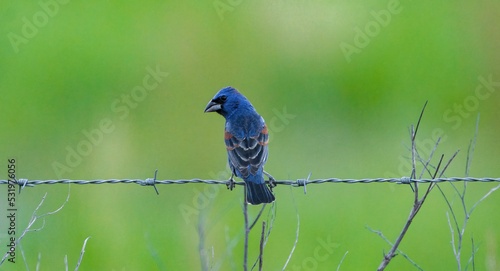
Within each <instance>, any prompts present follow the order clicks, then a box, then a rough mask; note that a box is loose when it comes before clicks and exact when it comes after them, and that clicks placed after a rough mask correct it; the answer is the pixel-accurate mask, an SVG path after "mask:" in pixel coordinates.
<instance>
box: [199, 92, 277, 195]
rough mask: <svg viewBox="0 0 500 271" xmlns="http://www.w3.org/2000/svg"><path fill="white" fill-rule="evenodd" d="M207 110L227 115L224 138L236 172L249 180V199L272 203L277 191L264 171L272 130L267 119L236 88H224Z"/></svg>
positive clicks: (245, 179) (246, 181) (247, 185)
mask: <svg viewBox="0 0 500 271" xmlns="http://www.w3.org/2000/svg"><path fill="white" fill-rule="evenodd" d="M205 112H217V113H219V114H220V115H222V116H223V117H224V118H225V119H226V127H225V130H224V142H225V143H226V149H227V157H228V160H229V166H230V168H231V171H232V176H231V179H230V181H231V182H232V181H233V176H234V175H235V174H236V175H237V176H238V177H240V178H242V179H243V180H244V181H245V185H246V187H247V201H248V203H250V204H253V205H257V204H261V203H271V202H273V201H274V200H275V198H274V195H273V194H272V193H271V191H270V190H269V188H267V186H266V183H265V181H264V176H263V174H266V175H267V176H269V177H270V178H272V177H271V176H270V175H269V174H268V173H266V172H264V164H265V163H266V161H267V154H268V148H267V143H268V142H269V134H268V130H267V126H266V123H265V122H264V119H263V118H262V117H261V116H260V115H259V114H258V113H257V111H255V108H254V107H253V106H252V104H251V103H250V101H248V99H247V98H245V96H243V95H242V94H241V93H239V92H238V90H236V89H235V88H232V87H226V88H223V89H221V90H220V91H219V92H218V93H217V94H215V96H214V98H213V99H212V100H211V101H210V102H209V103H208V105H207V107H206V108H205Z"/></svg>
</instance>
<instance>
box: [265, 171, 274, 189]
mask: <svg viewBox="0 0 500 271" xmlns="http://www.w3.org/2000/svg"><path fill="white" fill-rule="evenodd" d="M264 174H265V175H266V176H267V177H268V178H269V189H271V192H273V188H274V187H276V180H275V179H274V177H273V176H271V174H269V173H267V172H265V171H264Z"/></svg>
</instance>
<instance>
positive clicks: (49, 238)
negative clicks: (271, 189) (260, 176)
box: [0, 0, 500, 270]
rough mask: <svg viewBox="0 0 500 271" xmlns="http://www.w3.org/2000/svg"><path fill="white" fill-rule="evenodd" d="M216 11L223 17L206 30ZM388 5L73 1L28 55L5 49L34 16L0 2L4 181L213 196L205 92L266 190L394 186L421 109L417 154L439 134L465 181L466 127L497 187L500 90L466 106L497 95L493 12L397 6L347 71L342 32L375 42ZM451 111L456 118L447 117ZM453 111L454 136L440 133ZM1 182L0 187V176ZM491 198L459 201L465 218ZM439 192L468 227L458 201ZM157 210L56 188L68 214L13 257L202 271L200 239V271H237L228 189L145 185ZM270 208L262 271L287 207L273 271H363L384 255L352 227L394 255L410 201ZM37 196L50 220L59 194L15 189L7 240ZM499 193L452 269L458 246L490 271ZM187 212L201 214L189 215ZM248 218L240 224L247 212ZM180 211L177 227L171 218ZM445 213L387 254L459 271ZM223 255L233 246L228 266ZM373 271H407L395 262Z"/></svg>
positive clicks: (382, 197)
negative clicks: (264, 136)
mask: <svg viewBox="0 0 500 271" xmlns="http://www.w3.org/2000/svg"><path fill="white" fill-rule="evenodd" d="M45 1H47V0H45ZM45 1H42V2H44V3H45ZM51 3H58V2H51ZM220 3H223V4H225V5H226V8H227V9H226V10H219V11H218V10H217V5H218V4H220ZM390 3H392V4H394V3H395V2H393V1H312V2H306V1H272V2H269V1H204V2H202V1H198V2H188V1H149V2H148V3H137V2H130V3H127V2H122V1H92V2H85V3H82V2H79V1H69V2H68V3H66V4H62V3H60V4H57V5H58V8H57V12H54V13H55V14H53V16H48V17H47V21H46V22H45V23H44V24H43V25H41V26H40V27H37V30H38V32H37V34H36V35H35V36H34V37H31V38H27V39H26V42H25V43H20V44H17V45H13V44H12V43H11V41H10V39H9V35H12V34H11V33H14V34H15V35H19V36H22V31H23V25H25V21H24V20H23V18H26V19H27V20H28V21H30V22H33V20H34V16H35V17H36V14H37V13H40V12H43V8H42V6H41V5H40V4H39V3H37V2H35V1H33V2H31V3H22V2H3V3H1V4H0V25H1V27H0V100H1V106H0V123H1V127H2V133H1V135H0V157H1V158H2V161H3V164H4V165H7V159H8V158H15V159H16V160H17V162H16V166H17V174H18V177H20V178H27V179H30V180H35V179H39V180H45V179H58V178H68V179H85V180H90V179H111V178H117V179H119V178H130V179H135V178H137V179H145V178H149V177H153V175H154V170H155V169H158V170H159V172H158V178H159V179H161V180H164V179H170V180H176V179H190V178H202V179H214V178H219V179H221V180H224V179H225V178H226V177H225V176H226V175H225V174H224V172H226V167H225V166H226V163H227V158H226V151H225V148H224V146H223V141H222V131H223V123H224V121H223V119H222V118H221V117H220V116H217V115H216V114H204V113H203V109H204V108H205V106H206V104H207V103H208V101H209V100H210V99H211V98H212V97H213V95H214V94H215V93H216V92H217V91H218V90H219V89H221V88H223V87H225V86H228V85H231V86H234V87H236V88H238V89H239V90H240V91H241V92H242V93H243V94H244V95H246V96H247V97H248V98H249V99H250V100H251V101H252V103H253V104H254V106H255V107H256V108H257V110H258V112H259V113H260V114H261V115H262V116H263V117H264V118H265V119H266V120H267V123H268V125H269V126H270V130H271V135H270V136H271V142H270V145H269V148H270V155H269V160H268V163H267V165H266V170H267V171H268V172H270V173H271V174H273V176H274V177H275V178H276V179H278V180H286V179H291V180H296V179H298V178H305V177H306V176H307V175H308V174H309V173H310V172H312V178H329V177H336V178H378V177H401V176H409V174H410V172H409V170H408V163H409V162H408V157H409V154H410V153H409V152H408V151H407V150H406V149H405V147H404V145H403V144H402V142H404V144H406V145H409V144H410V143H409V136H408V127H409V126H410V125H411V124H415V123H416V121H417V119H418V116H419V114H420V110H421V108H422V106H423V104H424V103H425V101H426V100H428V101H429V104H428V106H427V109H426V112H425V115H424V117H423V121H422V124H421V127H420V129H419V134H418V140H419V141H417V143H420V144H422V145H421V146H423V149H425V148H429V147H428V146H430V145H432V144H433V142H434V140H435V139H436V138H435V137H434V136H433V134H435V133H441V134H442V135H443V139H442V140H441V144H440V146H439V148H438V150H437V154H439V155H440V154H441V153H444V154H445V160H446V161H447V160H448V159H449V158H450V157H451V155H452V154H453V153H454V152H455V151H456V150H458V149H459V150H460V152H459V154H458V155H457V157H456V159H455V161H454V162H453V163H452V164H451V166H450V167H449V168H448V171H447V174H446V175H447V176H464V174H465V161H466V154H467V147H468V145H469V141H470V140H471V139H472V138H473V135H474V129H475V124H476V117H477V114H479V113H480V114H481V118H480V123H479V135H478V138H477V144H476V148H475V151H474V158H473V161H472V167H471V171H470V175H471V176H475V177H500V168H499V162H498V161H499V157H500V144H499V136H498V135H499V132H500V126H499V124H498V119H499V118H500V109H499V104H500V87H498V86H497V87H496V88H494V89H493V91H492V92H491V93H490V96H489V97H488V98H486V99H477V98H476V100H474V97H476V93H475V90H476V88H477V87H478V86H479V85H480V81H479V79H478V78H479V77H480V76H482V77H484V78H489V77H490V76H491V78H492V80H493V81H494V82H500V66H498V63H499V62H500V50H498V48H499V45H500V31H499V26H500V20H499V18H500V16H499V15H500V12H499V11H500V5H499V4H498V3H497V2H494V1H479V2H456V1H444V2H439V3H437V2H434V1H402V2H399V6H400V8H401V11H400V12H399V13H398V14H392V15H391V18H390V22H389V23H388V24H387V26H380V30H379V31H378V33H377V34H376V35H373V37H370V40H369V43H368V44H367V45H366V46H364V47H363V48H360V52H359V53H355V54H352V55H351V57H350V61H347V59H346V57H345V56H344V54H343V53H342V50H341V47H340V45H341V44H342V43H348V44H351V45H353V44H354V40H355V36H356V32H355V28H356V27H359V28H360V29H362V30H363V29H365V27H366V26H367V24H370V23H373V22H375V20H374V17H373V15H372V12H379V11H380V10H385V9H387V6H388V5H392V4H390ZM396 4H397V3H396ZM54 8H55V7H54V6H52V9H54ZM40 18H42V17H40ZM40 18H38V20H40ZM42 19H43V18H42ZM363 31H365V30H363ZM16 48H17V50H16ZM16 51H17V52H16ZM147 67H151V68H153V69H155V68H156V67H159V69H160V70H162V71H164V72H168V76H167V77H166V78H164V80H163V82H161V83H159V85H158V87H156V88H154V89H153V90H152V91H150V92H148V94H147V96H146V97H145V98H144V99H143V100H142V101H140V102H137V104H136V106H135V107H134V108H129V114H128V115H127V116H126V117H124V118H123V119H122V118H120V116H122V115H121V113H116V112H114V111H113V110H112V104H113V103H114V102H115V101H116V100H117V99H118V101H120V99H121V98H120V97H121V96H122V95H127V94H130V93H131V92H132V90H133V89H134V87H136V86H141V85H142V84H143V78H144V77H145V76H146V75H147V74H148V72H147V70H146V68H147ZM497 84H498V83H497ZM473 101H478V104H477V105H476V106H475V105H474V104H472V103H471V102H473ZM464 103H465V108H468V109H469V110H467V109H464V110H463V112H464V114H462V115H460V114H459V113H457V112H454V110H455V108H456V106H457V105H459V106H462V107H464ZM467 103H469V104H467ZM121 105H123V104H121ZM283 110H286V112H287V113H288V114H291V115H293V118H291V117H290V118H288V119H285V120H283V119H280V118H279V113H276V112H283ZM450 110H451V113H449V114H450V115H449V116H455V117H456V119H458V120H459V121H460V122H459V123H458V122H455V121H450V120H449V119H448V118H447V117H446V114H447V112H450ZM103 119H109V120H111V121H112V123H113V127H114V130H113V131H112V132H111V133H105V134H104V135H103V138H102V140H101V141H99V143H98V144H95V145H93V146H92V150H91V151H89V154H88V155H85V156H83V157H82V160H81V162H80V163H78V165H76V166H74V167H70V169H71V170H70V171H67V172H64V173H63V174H62V176H58V175H57V174H56V172H55V171H54V169H53V164H54V163H55V162H59V163H65V160H66V156H67V155H68V150H67V148H73V149H76V148H77V146H78V144H80V143H81V142H82V141H85V140H86V137H85V136H84V134H83V132H82V131H83V130H86V131H91V130H94V129H98V128H99V123H100V122H101V121H102V120H103ZM423 152H424V153H425V150H424V151H423ZM437 157H438V156H436V157H435V159H433V163H434V164H436V163H437ZM2 168H4V172H5V174H2V176H3V177H0V179H4V178H5V176H6V171H7V169H6V166H5V167H4V166H2ZM226 173H227V172H226ZM426 177H427V176H426ZM494 186H495V184H483V183H481V184H475V183H474V184H469V185H468V186H467V194H466V205H467V207H468V208H470V207H471V206H472V205H473V204H474V203H475V202H476V201H477V200H478V199H479V198H481V197H482V196H483V195H484V194H485V193H486V192H487V191H489V189H491V188H492V187H494ZM442 187H443V190H444V191H445V192H446V193H447V194H448V195H449V199H450V201H452V202H453V206H454V207H455V208H456V209H455V210H456V212H457V217H458V219H459V221H463V211H462V209H461V206H460V202H459V201H458V198H457V197H456V196H453V189H452V188H451V186H449V185H448V184H443V185H442ZM458 187H459V188H460V189H461V188H462V185H461V184H458ZM0 189H1V191H0V192H1V194H0V206H2V207H1V209H0V214H2V218H1V220H0V221H2V223H1V227H2V228H1V229H0V237H1V238H0V247H2V248H6V240H7V239H6V238H7V234H6V232H7V230H6V228H7V225H6V223H4V221H5V216H6V203H7V200H6V193H7V192H6V186H1V187H0ZM158 190H159V192H160V195H159V196H157V195H156V194H155V192H154V189H153V188H152V187H141V186H139V185H135V184H115V185H71V196H70V199H69V202H68V203H67V204H66V206H65V207H64V209H62V210H61V211H60V212H59V213H57V214H55V215H52V216H49V217H46V221H45V228H44V229H43V230H42V231H39V232H31V233H28V234H27V235H26V237H25V238H24V239H23V241H22V247H23V249H24V252H25V256H26V261H27V264H28V266H29V268H30V270H34V269H35V266H36V263H37V261H38V260H37V259H38V257H39V256H38V255H41V260H40V270H61V269H62V268H64V256H65V255H68V262H69V265H70V268H72V267H73V266H75V265H76V262H77V260H78V257H79V255H80V250H81V248H82V244H83V241H84V240H85V238H86V237H88V236H91V237H92V238H91V239H90V240H89V241H88V243H87V247H86V252H85V255H84V258H83V262H82V265H81V267H80V270H200V269H201V265H202V264H201V260H200V254H199V242H200V241H199V240H200V238H199V233H200V231H199V224H201V225H203V226H202V229H203V232H204V236H205V239H204V243H203V244H202V247H203V248H205V249H206V251H207V254H208V255H209V261H213V264H214V266H216V265H217V264H218V263H220V264H221V265H220V269H219V270H241V269H242V268H241V266H242V259H243V230H242V227H243V215H242V212H241V201H242V195H243V192H242V187H237V188H236V189H235V190H234V191H232V192H230V191H227V190H226V188H225V187H224V186H219V187H214V186H209V185H204V184H196V185H195V184H189V185H159V186H158ZM275 192H276V197H277V201H276V203H277V217H276V220H275V221H274V224H273V228H272V232H271V235H270V238H269V241H268V243H267V246H266V250H265V254H264V267H265V268H264V270H281V269H282V267H283V266H284V263H285V262H286V260H287V257H288V255H289V253H290V251H291V249H292V247H293V244H294V241H295V236H296V228H297V215H296V211H295V207H294V200H295V202H296V205H297V210H298V215H299V216H300V235H299V240H298V243H297V247H296V249H295V252H294V254H293V256H292V258H291V260H290V263H289V265H288V268H287V270H332V269H335V268H336V267H337V265H338V264H339V262H340V260H341V258H342V257H343V255H344V253H345V252H346V251H349V253H348V254H347V256H346V258H345V260H344V262H343V263H342V266H341V270H374V269H376V267H377V266H378V265H379V263H380V262H381V260H382V256H383V252H384V250H385V251H388V250H389V248H390V247H389V245H388V244H387V243H385V242H384V241H383V240H382V239H381V238H380V237H379V236H377V235H376V234H374V233H372V232H369V231H368V230H366V229H365V226H369V227H371V228H373V229H376V230H381V231H382V232H383V233H384V234H385V236H386V237H387V238H388V239H389V240H391V241H394V240H395V238H396V236H397V235H398V234H399V232H400V230H401V229H402V226H403V224H404V222H405V221H406V218H407V216H408V214H409V211H410V208H411V205H412V201H413V194H412V192H411V189H410V188H409V187H407V186H403V185H397V184H322V185H309V186H308V187H307V194H306V195H304V193H303V189H302V188H290V187H288V186H278V187H277V188H276V189H275ZM45 193H47V197H46V200H45V203H44V205H43V206H42V207H41V208H40V211H39V213H40V214H41V213H44V212H48V211H52V210H54V209H56V208H58V206H60V205H61V204H62V203H63V202H64V200H65V198H66V196H67V193H68V186H67V185H62V184H59V185H44V186H37V187H33V188H26V189H24V190H23V192H22V193H21V194H20V195H18V196H17V207H18V208H19V212H18V218H17V220H16V223H17V227H18V232H20V230H21V229H24V228H25V227H26V225H27V223H28V221H29V218H30V216H31V213H32V212H33V210H34V208H35V207H36V206H37V204H38V203H39V202H40V200H41V199H42V197H43V195H44V194H45ZM499 193H500V192H496V193H494V194H492V195H491V196H490V197H489V198H488V199H486V200H485V201H484V202H482V203H481V204H480V205H479V206H478V207H477V209H476V210H475V212H474V213H473V215H472V216H471V218H470V221H469V224H468V225H467V228H466V230H465V235H464V242H463V244H464V246H463V252H462V254H463V255H462V264H463V265H465V264H466V262H467V260H468V258H469V256H470V255H471V251H472V248H471V237H472V236H473V237H474V243H475V245H476V247H477V248H478V249H479V250H478V252H477V254H476V257H475V267H476V270H499V268H500V251H499V250H500V248H499V244H500V230H499V229H500V216H499V210H500V207H499V206H500V194H499ZM200 194H203V195H216V196H215V197H212V198H210V200H209V202H198V201H197V200H199V195H200ZM198 207H199V208H198ZM249 209H250V215H251V216H252V217H253V216H255V215H256V213H257V212H258V210H259V208H258V207H252V206H251V207H249ZM185 210H190V211H191V212H190V213H187V214H184V215H183V211H185ZM446 211H447V207H446V203H445V201H444V200H443V197H442V196H441V194H440V193H439V191H438V190H435V191H433V192H432V193H431V195H430V196H429V198H428V200H427V202H426V203H425V205H424V207H423V208H422V209H421V211H420V213H419V214H418V216H417V218H416V219H415V220H414V223H413V224H412V226H411V228H410V230H409V232H408V234H407V236H406V237H405V239H404V240H403V242H402V244H401V246H400V249H401V250H402V251H403V252H405V253H406V254H408V255H409V256H410V257H411V258H412V259H413V260H414V261H415V262H416V263H418V264H419V265H420V266H421V267H422V268H424V269H425V270H456V261H455V259H454V255H453V251H452V247H451V245H450V241H451V235H450V230H449V227H448V223H447V219H446ZM267 212H268V211H267V209H266V211H265V212H264V214H265V216H266V217H267ZM199 221H202V223H199ZM461 223H462V222H460V225H461ZM260 225H261V224H260V223H258V225H257V227H256V229H255V230H253V231H252V232H251V235H250V249H249V259H250V260H249V262H250V263H251V264H253V262H254V260H255V258H256V257H257V255H258V240H259V238H260V236H259V234H260V233H259V232H260ZM37 226H38V227H40V226H41V223H39V224H37ZM228 238H229V239H234V240H236V241H237V243H235V246H234V247H231V246H230V245H229V243H230V241H228ZM236 241H235V242H236ZM327 241H329V242H331V243H334V245H333V247H334V248H333V249H332V250H331V251H327V250H325V249H324V248H323V247H322V246H321V243H322V242H327ZM233 244H234V243H233ZM212 251H213V259H212V256H211V255H212ZM17 252H18V254H17V258H16V260H17V263H16V264H10V263H4V265H3V266H2V267H0V269H2V270H25V269H26V267H25V265H24V263H23V262H24V261H23V260H22V257H21V255H20V253H19V250H18V251H17ZM203 260H205V259H203ZM233 266H235V267H236V268H234V269H233ZM387 270H415V268H414V267H412V265H411V264H410V263H409V262H408V261H407V260H405V259H404V258H403V257H402V256H397V257H396V258H394V259H393V261H392V262H391V264H390V265H389V267H388V269H387ZM469 270H471V267H470V268H469Z"/></svg>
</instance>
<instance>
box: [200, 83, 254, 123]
mask: <svg viewBox="0 0 500 271" xmlns="http://www.w3.org/2000/svg"><path fill="white" fill-rule="evenodd" d="M245 103H249V102H248V100H247V99H246V98H245V96H243V95H242V94H241V93H239V92H238V90H236V89H235V88H233V87H226V88H223V89H221V90H219V92H217V94H215V96H214V97H213V98H212V100H210V102H209V103H208V104H207V107H206V108H205V113H208V112H217V113H219V114H221V115H222V116H223V117H226V116H228V115H229V114H231V113H232V112H234V110H235V109H236V108H238V107H239V106H240V105H243V104H245Z"/></svg>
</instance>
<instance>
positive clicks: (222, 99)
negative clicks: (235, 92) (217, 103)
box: [219, 95, 227, 102]
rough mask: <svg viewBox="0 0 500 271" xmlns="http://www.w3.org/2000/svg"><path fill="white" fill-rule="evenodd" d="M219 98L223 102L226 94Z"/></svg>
mask: <svg viewBox="0 0 500 271" xmlns="http://www.w3.org/2000/svg"><path fill="white" fill-rule="evenodd" d="M219 99H220V100H221V102H225V101H226V100H227V96H226V95H222V96H220V98H219Z"/></svg>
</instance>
